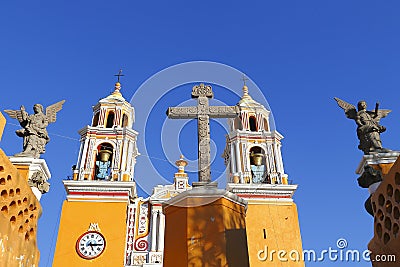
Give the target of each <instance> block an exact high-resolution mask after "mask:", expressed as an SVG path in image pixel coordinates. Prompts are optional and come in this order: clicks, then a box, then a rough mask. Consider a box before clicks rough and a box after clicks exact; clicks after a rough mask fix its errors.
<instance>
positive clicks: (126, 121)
mask: <svg viewBox="0 0 400 267" xmlns="http://www.w3.org/2000/svg"><path fill="white" fill-rule="evenodd" d="M127 126H128V116H127V115H126V114H124V115H123V116H122V127H127Z"/></svg>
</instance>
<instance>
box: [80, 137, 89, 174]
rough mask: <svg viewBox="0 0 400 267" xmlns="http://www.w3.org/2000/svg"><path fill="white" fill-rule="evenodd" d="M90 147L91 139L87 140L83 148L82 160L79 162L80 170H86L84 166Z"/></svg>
mask: <svg viewBox="0 0 400 267" xmlns="http://www.w3.org/2000/svg"><path fill="white" fill-rule="evenodd" d="M88 146H89V138H85V143H84V145H83V148H82V154H81V158H80V160H79V165H78V168H85V166H84V164H85V159H86V156H87V151H88V149H89V148H88Z"/></svg>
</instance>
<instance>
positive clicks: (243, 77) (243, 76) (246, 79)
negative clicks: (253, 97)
mask: <svg viewBox="0 0 400 267" xmlns="http://www.w3.org/2000/svg"><path fill="white" fill-rule="evenodd" d="M248 80H249V79H248V78H247V77H246V75H244V74H243V75H242V81H243V86H246V81H248Z"/></svg>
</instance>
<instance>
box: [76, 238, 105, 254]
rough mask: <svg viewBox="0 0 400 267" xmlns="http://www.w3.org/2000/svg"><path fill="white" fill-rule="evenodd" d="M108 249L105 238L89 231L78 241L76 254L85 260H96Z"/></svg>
mask: <svg viewBox="0 0 400 267" xmlns="http://www.w3.org/2000/svg"><path fill="white" fill-rule="evenodd" d="M105 248H106V240H105V239H104V236H103V235H102V234H101V233H99V232H97V231H88V232H86V233H84V234H83V235H81V236H80V237H79V238H78V240H77V241H76V252H77V253H78V255H79V256H81V257H82V258H84V259H94V258H97V257H98V256H100V255H101V253H103V251H104V249H105Z"/></svg>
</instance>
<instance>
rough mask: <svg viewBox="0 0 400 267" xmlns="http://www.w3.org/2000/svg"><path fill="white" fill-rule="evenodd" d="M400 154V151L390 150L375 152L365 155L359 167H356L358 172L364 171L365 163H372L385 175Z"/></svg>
mask: <svg viewBox="0 0 400 267" xmlns="http://www.w3.org/2000/svg"><path fill="white" fill-rule="evenodd" d="M399 155H400V151H390V152H386V153H373V154H370V155H363V157H362V159H361V161H360V163H359V164H358V167H357V169H356V173H357V174H362V173H363V172H364V166H365V165H371V166H372V167H375V168H374V169H379V170H380V171H382V174H383V175H385V174H387V173H388V172H389V170H390V168H391V167H392V166H393V164H394V162H395V161H396V160H397V158H398V157H399Z"/></svg>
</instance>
